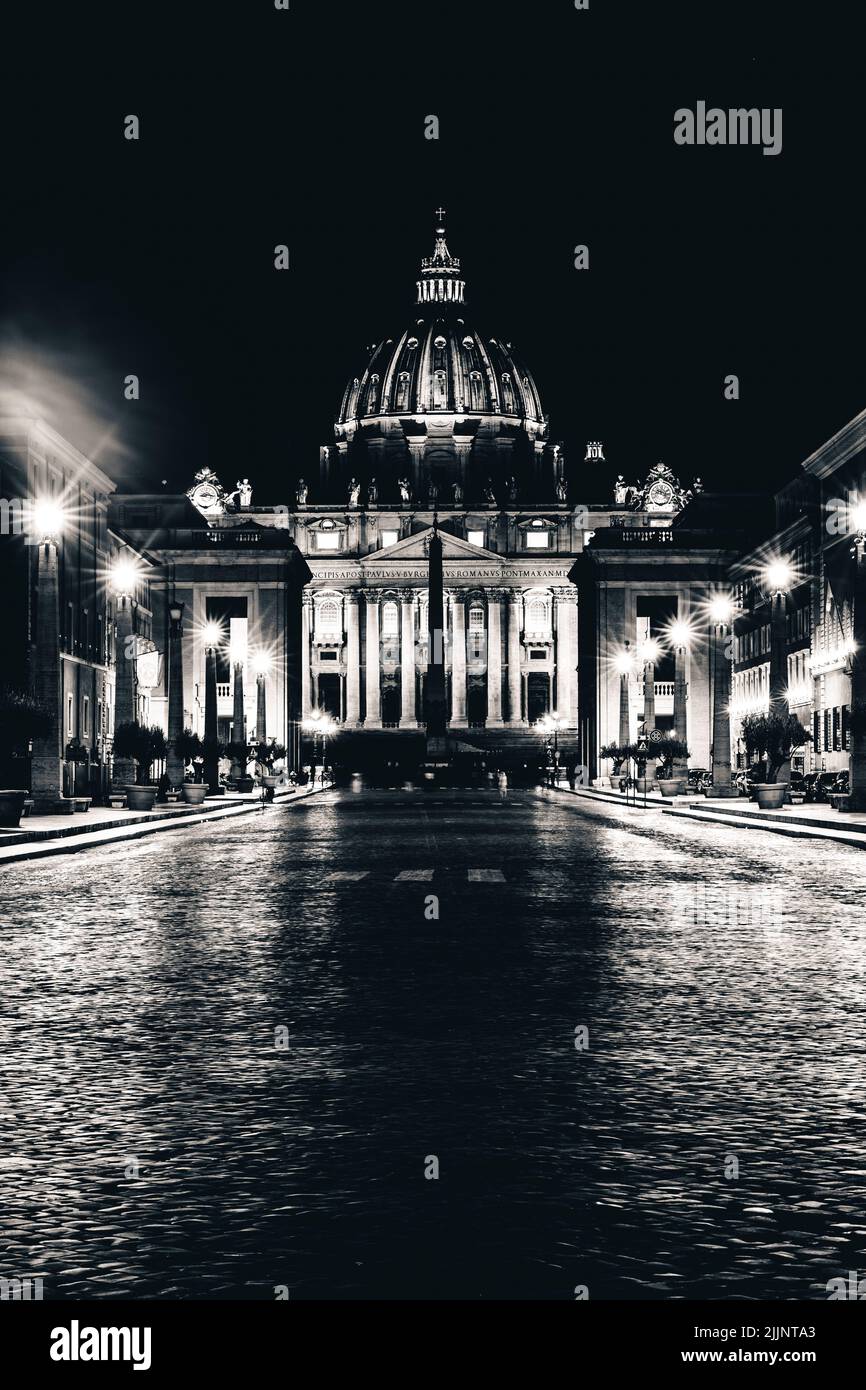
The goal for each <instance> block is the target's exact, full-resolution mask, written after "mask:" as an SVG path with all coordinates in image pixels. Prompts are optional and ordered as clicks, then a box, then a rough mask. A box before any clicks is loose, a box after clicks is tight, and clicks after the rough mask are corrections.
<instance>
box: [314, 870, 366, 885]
mask: <svg viewBox="0 0 866 1390" xmlns="http://www.w3.org/2000/svg"><path fill="white" fill-rule="evenodd" d="M369 872H370V870H369V869H339V870H338V871H337V872H336V873H334V874H326V875H325V878H324V882H325V883H357V882H358V880H359V879H361V878H366V877H367V875H368V873H369Z"/></svg>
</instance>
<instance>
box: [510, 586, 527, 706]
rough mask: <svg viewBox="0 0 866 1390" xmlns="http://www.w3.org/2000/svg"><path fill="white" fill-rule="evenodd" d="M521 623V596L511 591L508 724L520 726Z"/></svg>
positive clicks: (515, 591)
mask: <svg viewBox="0 0 866 1390" xmlns="http://www.w3.org/2000/svg"><path fill="white" fill-rule="evenodd" d="M522 621H523V595H522V594H521V593H520V592H519V591H517V590H512V592H511V593H510V594H509V596H508V705H509V709H508V722H509V724H511V725H513V726H516V725H518V724H522V723H523V722H524V720H523V707H522V680H521V676H520V628H521V623H522Z"/></svg>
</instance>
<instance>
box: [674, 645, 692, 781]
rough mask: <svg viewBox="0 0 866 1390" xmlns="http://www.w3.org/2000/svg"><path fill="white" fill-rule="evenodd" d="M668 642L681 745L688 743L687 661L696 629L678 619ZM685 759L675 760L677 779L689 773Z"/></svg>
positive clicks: (676, 731)
mask: <svg viewBox="0 0 866 1390" xmlns="http://www.w3.org/2000/svg"><path fill="white" fill-rule="evenodd" d="M667 635H668V640H669V641H670V644H671V646H672V647H673V649H674V738H676V739H679V740H680V742H681V743H684V744H685V743H687V742H688V724H689V721H688V712H687V707H686V701H687V699H688V685H687V683H686V661H687V657H688V651H689V648H690V646H691V645H692V641H693V639H694V635H695V633H694V628H693V627H692V625H691V623H689V622H687V621H686V620H685V619H683V618H676V619H674V621H673V622H672V623H670V625H669V626H668V629H667ZM687 766H688V764H687V761H686V759H685V758H684V757H679V758H674V760H673V767H672V771H673V774H674V776H675V777H684V776H685V775H686V771H687Z"/></svg>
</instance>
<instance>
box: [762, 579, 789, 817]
mask: <svg viewBox="0 0 866 1390" xmlns="http://www.w3.org/2000/svg"><path fill="white" fill-rule="evenodd" d="M793 577H794V576H793V570H792V569H791V566H790V565H789V564H788V562H787V560H773V561H771V563H770V564H769V565H767V568H766V569H765V571H764V583H765V585H766V587H767V590H768V592H769V594H770V603H771V607H770V714H771V715H772V714H777V715H778V716H779V717H780V718H781V719H785V718H786V717H787V715H788V714H789V712H790V710H789V705H788V642H787V635H786V633H785V606H786V600H787V596H788V590H789V589H790V587H791V581H792V579H793ZM777 781H778V782H786V783H790V781H791V760H790V758H788V759H787V760H786V761H785V762H784V763H782V765H781V767H780V768H779V772H778V777H777ZM785 799H786V800H788V799H789V797H788V795H787V794H786V797H785Z"/></svg>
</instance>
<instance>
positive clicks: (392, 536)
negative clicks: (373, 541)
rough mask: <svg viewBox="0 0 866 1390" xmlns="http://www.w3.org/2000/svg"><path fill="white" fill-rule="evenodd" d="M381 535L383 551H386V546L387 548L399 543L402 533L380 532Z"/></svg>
mask: <svg viewBox="0 0 866 1390" xmlns="http://www.w3.org/2000/svg"><path fill="white" fill-rule="evenodd" d="M379 534H380V536H381V538H382V549H383V550H384V548H385V546H387V545H396V544H397V542H398V540H399V539H400V532H399V531H380V533H379Z"/></svg>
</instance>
